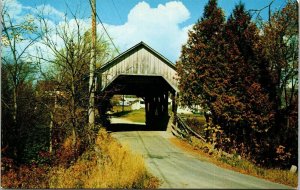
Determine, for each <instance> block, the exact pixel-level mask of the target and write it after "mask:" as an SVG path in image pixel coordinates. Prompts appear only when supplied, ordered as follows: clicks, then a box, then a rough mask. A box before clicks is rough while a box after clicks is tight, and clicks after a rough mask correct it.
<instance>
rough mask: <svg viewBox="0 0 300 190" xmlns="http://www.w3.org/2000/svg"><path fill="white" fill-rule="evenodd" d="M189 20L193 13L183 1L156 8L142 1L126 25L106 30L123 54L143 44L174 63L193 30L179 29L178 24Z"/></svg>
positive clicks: (134, 8)
mask: <svg viewBox="0 0 300 190" xmlns="http://www.w3.org/2000/svg"><path fill="white" fill-rule="evenodd" d="M189 17H190V13H189V11H188V9H187V8H186V7H185V6H184V5H183V3H182V2H178V1H172V2H168V3H166V4H165V5H162V4H159V5H158V6H157V7H156V8H151V7H150V6H149V4H147V3H146V2H140V3H138V4H137V5H136V6H135V7H133V8H132V10H131V11H130V12H129V14H128V21H127V22H126V23H125V24H124V25H106V27H107V29H108V31H109V33H110V35H111V36H112V38H113V40H114V42H115V44H116V45H117V46H118V47H120V49H121V51H124V50H126V49H128V48H130V47H131V46H133V45H135V44H137V43H139V42H140V41H144V42H145V43H147V44H148V45H149V46H151V47H153V48H154V49H156V50H157V51H158V52H160V53H161V54H163V55H164V56H166V57H167V58H168V59H170V60H171V61H173V62H174V61H176V59H177V58H178V57H179V55H180V50H181V45H182V44H184V43H185V42H186V40H187V31H188V29H190V28H191V26H188V27H184V28H180V27H179V24H180V23H182V22H184V21H186V20H187V19H189Z"/></svg>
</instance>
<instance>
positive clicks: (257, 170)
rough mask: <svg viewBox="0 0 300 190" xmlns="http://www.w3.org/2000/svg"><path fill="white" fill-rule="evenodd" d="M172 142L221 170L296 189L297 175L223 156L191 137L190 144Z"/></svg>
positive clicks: (174, 140)
mask: <svg viewBox="0 0 300 190" xmlns="http://www.w3.org/2000/svg"><path fill="white" fill-rule="evenodd" d="M172 142H173V143H174V144H175V145H177V146H179V147H180V148H182V149H184V150H185V151H188V152H190V153H192V154H194V155H196V156H198V157H199V159H201V160H203V161H207V162H211V163H214V164H216V165H218V166H220V167H222V168H226V169H230V170H234V171H236V172H240V173H243V174H247V175H252V176H256V177H259V178H263V179H266V180H269V181H272V182H275V183H281V184H285V185H288V186H291V187H297V185H298V174H297V173H295V174H293V173H291V172H290V171H289V170H281V169H267V168H262V167H258V166H256V165H255V164H253V163H251V162H250V161H248V160H244V159H242V158H239V157H238V156H236V155H232V156H225V155H222V153H220V152H217V151H215V150H213V149H212V145H210V144H206V143H203V142H202V141H200V140H199V139H197V138H194V137H192V139H191V142H190V143H188V142H187V141H183V140H180V139H177V138H173V139H172Z"/></svg>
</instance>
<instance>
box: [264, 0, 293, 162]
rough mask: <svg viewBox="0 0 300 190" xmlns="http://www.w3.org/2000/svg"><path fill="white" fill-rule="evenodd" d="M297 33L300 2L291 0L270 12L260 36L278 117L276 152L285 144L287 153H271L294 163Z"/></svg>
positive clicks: (273, 136) (275, 141)
mask: <svg viewBox="0 0 300 190" xmlns="http://www.w3.org/2000/svg"><path fill="white" fill-rule="evenodd" d="M298 35H299V31H298V2H297V1H296V0H292V1H288V2H287V4H286V6H285V7H284V8H283V9H282V10H279V11H276V12H274V13H273V14H272V15H270V20H269V22H267V23H265V25H264V28H263V31H262V40H261V45H262V52H263V55H264V59H265V60H267V61H268V67H267V74H268V76H269V78H268V82H269V83H270V85H271V86H272V88H271V89H270V91H269V97H270V99H271V100H272V102H273V104H274V108H273V109H274V112H275V121H276V123H275V126H274V128H273V130H272V134H273V135H272V144H273V145H274V147H273V153H274V152H277V153H278V150H277V149H278V147H284V148H283V149H284V151H281V153H280V154H284V155H287V156H283V155H280V154H277V153H276V154H277V155H274V154H272V155H273V157H274V158H276V159H277V161H279V162H281V161H282V158H284V159H286V160H285V162H286V163H289V162H288V161H287V160H291V162H292V163H293V164H296V163H297V143H291V142H297V134H298V117H297V115H298V51H299V49H298V43H299V41H298V39H299V37H298ZM279 134H280V135H279ZM279 152H280V151H279Z"/></svg>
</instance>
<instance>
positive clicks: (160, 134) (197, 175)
mask: <svg viewBox="0 0 300 190" xmlns="http://www.w3.org/2000/svg"><path fill="white" fill-rule="evenodd" d="M112 135H113V136H114V137H115V138H117V139H118V140H119V141H120V142H121V143H122V144H127V145H129V146H130V147H131V149H132V150H133V151H134V152H136V153H139V154H142V155H143V156H144V157H145V160H146V164H147V167H148V169H149V171H150V172H151V173H152V174H154V175H155V176H157V177H158V178H160V179H161V180H162V181H163V183H162V185H161V187H160V188H209V189H213V188H223V189H224V188H227V189H229V188H230V189H232V188H236V189H289V188H290V189H291V187H288V186H284V185H281V184H276V183H272V182H268V181H266V180H263V179H259V178H256V177H252V176H248V175H244V174H240V173H238V172H234V171H231V170H227V169H223V168H220V167H218V166H216V165H213V164H211V163H209V162H207V161H201V160H199V159H198V158H196V157H195V156H194V155H191V154H190V153H188V152H185V151H183V150H181V149H179V148H178V147H176V146H175V145H174V144H172V143H171V142H170V140H169V139H170V138H174V137H173V136H172V135H171V134H169V133H167V132H165V131H130V132H128V131H127V132H113V133H112Z"/></svg>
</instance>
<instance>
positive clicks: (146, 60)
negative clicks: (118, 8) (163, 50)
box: [99, 42, 178, 91]
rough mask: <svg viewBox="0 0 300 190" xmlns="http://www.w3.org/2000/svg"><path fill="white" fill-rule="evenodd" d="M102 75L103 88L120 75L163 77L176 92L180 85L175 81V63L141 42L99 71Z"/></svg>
mask: <svg viewBox="0 0 300 190" xmlns="http://www.w3.org/2000/svg"><path fill="white" fill-rule="evenodd" d="M99 72H100V73H102V80H99V81H102V87H103V88H105V87H107V86H108V85H109V84H110V83H111V82H112V81H113V80H114V79H115V78H116V76H118V75H120V74H133V75H157V76H162V77H163V78H164V79H165V80H166V81H167V82H168V83H169V84H170V85H171V86H172V88H174V90H175V91H178V83H177V81H176V80H175V79H174V77H175V76H176V70H175V66H174V64H173V63H171V62H170V61H169V60H167V59H166V58H165V57H163V56H162V55H161V54H159V53H158V52H156V51H155V50H153V49H152V48H150V47H149V46H148V45H146V44H145V43H143V42H141V43H139V44H138V45H136V46H134V47H133V48H131V49H129V50H128V51H126V52H125V53H123V54H121V55H119V56H117V57H116V58H114V59H113V60H112V61H110V62H108V63H107V64H105V65H104V66H103V67H101V68H100V69H99Z"/></svg>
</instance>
